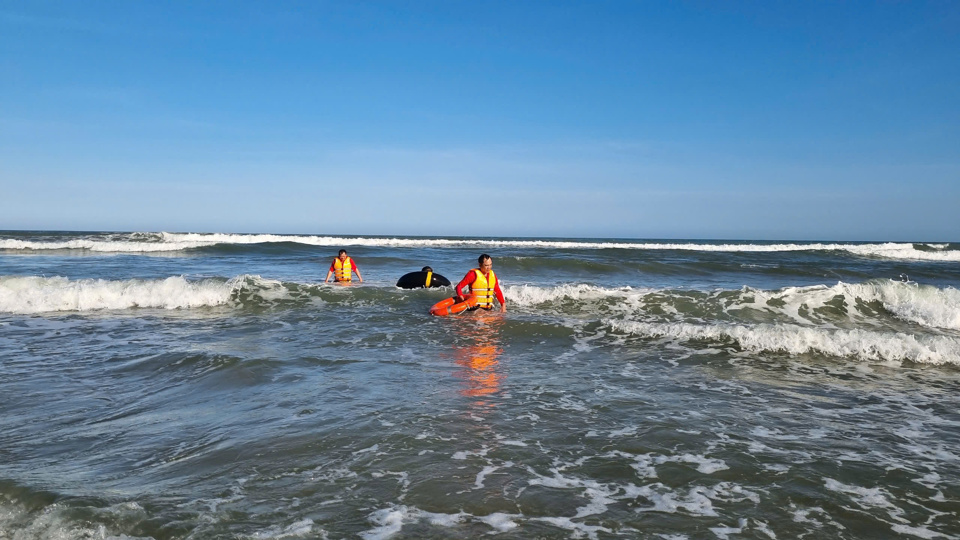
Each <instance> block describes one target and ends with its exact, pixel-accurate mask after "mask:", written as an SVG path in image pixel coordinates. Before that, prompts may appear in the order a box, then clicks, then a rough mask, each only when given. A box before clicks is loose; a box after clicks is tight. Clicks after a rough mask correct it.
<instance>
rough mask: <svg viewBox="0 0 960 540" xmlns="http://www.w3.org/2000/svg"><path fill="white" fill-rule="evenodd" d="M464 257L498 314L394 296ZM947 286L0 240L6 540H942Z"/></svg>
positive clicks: (947, 464) (947, 272)
mask: <svg viewBox="0 0 960 540" xmlns="http://www.w3.org/2000/svg"><path fill="white" fill-rule="evenodd" d="M340 248H345V249H347V250H348V251H349V252H350V255H351V256H352V257H353V258H354V260H355V261H356V263H357V265H358V266H359V268H360V271H361V273H362V274H363V276H364V283H363V284H359V283H354V284H352V285H349V286H343V285H337V284H327V283H323V280H324V278H325V277H326V273H327V269H328V267H329V265H330V262H331V260H332V258H333V257H334V256H335V255H336V252H337V250H338V249H340ZM480 253H489V254H490V255H492V256H493V261H494V270H495V272H496V273H497V275H498V276H499V278H500V280H501V285H502V288H503V292H504V294H505V296H506V300H507V312H506V313H505V314H500V313H498V312H493V313H480V312H474V313H466V314H462V315H459V316H452V317H431V316H430V315H429V314H428V309H429V308H430V306H431V305H432V304H434V303H436V302H438V301H440V300H442V299H444V298H446V297H449V296H451V295H452V294H453V291H452V290H451V289H449V288H440V289H419V290H401V289H398V288H396V287H395V286H394V284H395V283H396V280H397V279H398V278H399V277H400V276H401V275H403V274H404V273H407V272H412V271H418V270H420V268H421V267H422V266H424V265H430V266H432V267H433V269H434V271H435V272H437V273H439V274H441V275H444V276H446V277H447V278H449V279H450V280H451V281H453V282H457V281H459V280H460V279H461V278H462V277H463V276H464V274H465V273H466V272H467V271H468V270H470V269H471V268H473V267H474V266H476V258H477V256H478V255H479V254H480ZM958 287H960V245H958V244H946V243H914V244H911V243H863V242H860V243H842V242H816V243H814V242H749V241H744V242H730V241H724V242H707V241H674V240H670V241H656V240H620V239H616V240H610V239H531V238H527V239H517V238H416V237H333V236H310V235H303V236H292V235H238V234H173V233H73V232H42V233H41V232H2V233H0V538H4V539H31V538H63V539H80V538H82V539H87V538H155V539H167V538H171V539H172V538H183V539H188V538H189V539H205V538H331V539H333V538H365V539H383V538H463V537H488V536H490V537H497V538H638V537H639V538H667V539H683V538H690V539H694V538H721V539H723V538H731V539H732V538H822V537H830V538H958V537H960V519H958V517H960V412H958V408H960V407H958V406H960V289H958Z"/></svg>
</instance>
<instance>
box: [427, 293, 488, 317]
mask: <svg viewBox="0 0 960 540" xmlns="http://www.w3.org/2000/svg"><path fill="white" fill-rule="evenodd" d="M473 307H477V299H476V298H474V297H472V296H468V297H467V299H466V300H464V301H463V302H457V297H456V296H454V297H453V298H447V299H446V300H441V301H439V302H437V303H436V304H434V305H433V307H432V308H430V314H431V315H436V316H438V317H443V316H445V315H456V314H457V313H461V312H463V311H466V310H468V309H470V308H473Z"/></svg>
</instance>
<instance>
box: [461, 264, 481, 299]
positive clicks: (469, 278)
mask: <svg viewBox="0 0 960 540" xmlns="http://www.w3.org/2000/svg"><path fill="white" fill-rule="evenodd" d="M476 280H477V274H476V273H474V271H473V270H471V271H469V272H467V275H465V276H463V279H461V280H460V283H457V298H459V299H460V300H463V299H464V298H465V297H466V295H464V294H463V288H464V287H466V286H467V285H473V282H474V281H476Z"/></svg>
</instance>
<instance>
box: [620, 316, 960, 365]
mask: <svg viewBox="0 0 960 540" xmlns="http://www.w3.org/2000/svg"><path fill="white" fill-rule="evenodd" d="M603 322H604V324H606V325H608V326H609V327H611V328H613V329H614V330H617V331H621V332H626V333H629V334H633V335H637V336H642V337H651V338H669V339H676V340H681V341H685V340H708V341H734V342H736V343H737V344H738V345H739V346H740V347H742V348H744V349H746V350H750V351H754V352H765V351H772V352H786V353H789V354H805V353H820V354H826V355H830V356H838V357H852V358H857V359H860V360H871V361H884V362H902V361H912V362H919V363H927V364H960V340H958V339H956V338H950V337H945V336H913V335H909V334H903V333H893V332H875V331H867V330H859V329H856V330H832V329H824V328H811V327H804V326H798V325H782V324H781V325H770V324H758V325H752V326H747V325H738V324H691V323H645V322H629V321H620V320H605V321H603Z"/></svg>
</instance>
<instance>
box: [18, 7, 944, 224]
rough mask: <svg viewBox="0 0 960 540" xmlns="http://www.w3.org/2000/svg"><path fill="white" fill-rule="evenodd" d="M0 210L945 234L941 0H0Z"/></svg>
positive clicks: (50, 216) (37, 217) (52, 217)
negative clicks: (832, 0)
mask: <svg viewBox="0 0 960 540" xmlns="http://www.w3.org/2000/svg"><path fill="white" fill-rule="evenodd" d="M0 194H2V195H0V229H68V230H141V231H159V230H164V231H211V232H213V231H216V232H276V233H305V234H376V235H408V234H409V235H430V236H434V235H469V236H473V235H484V236H488V235H506V236H562V237H566V236H573V237H626V238H727V239H729V238H733V239H738V238H739V239H795V240H804V239H818V240H895V241H909V240H929V241H960V217H958V215H960V212H958V208H960V3H956V2H843V3H828V2H823V3H821V2H766V1H764V2H652V1H651V2H595V1H591V2H554V3H548V2H534V1H530V2H451V1H442V2H409V3H408V2H321V1H310V2H239V1H231V2H158V3H148V2H125V1H117V2H97V1H94V2H61V1H56V2H33V1H19V2H12V1H6V0H0Z"/></svg>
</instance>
